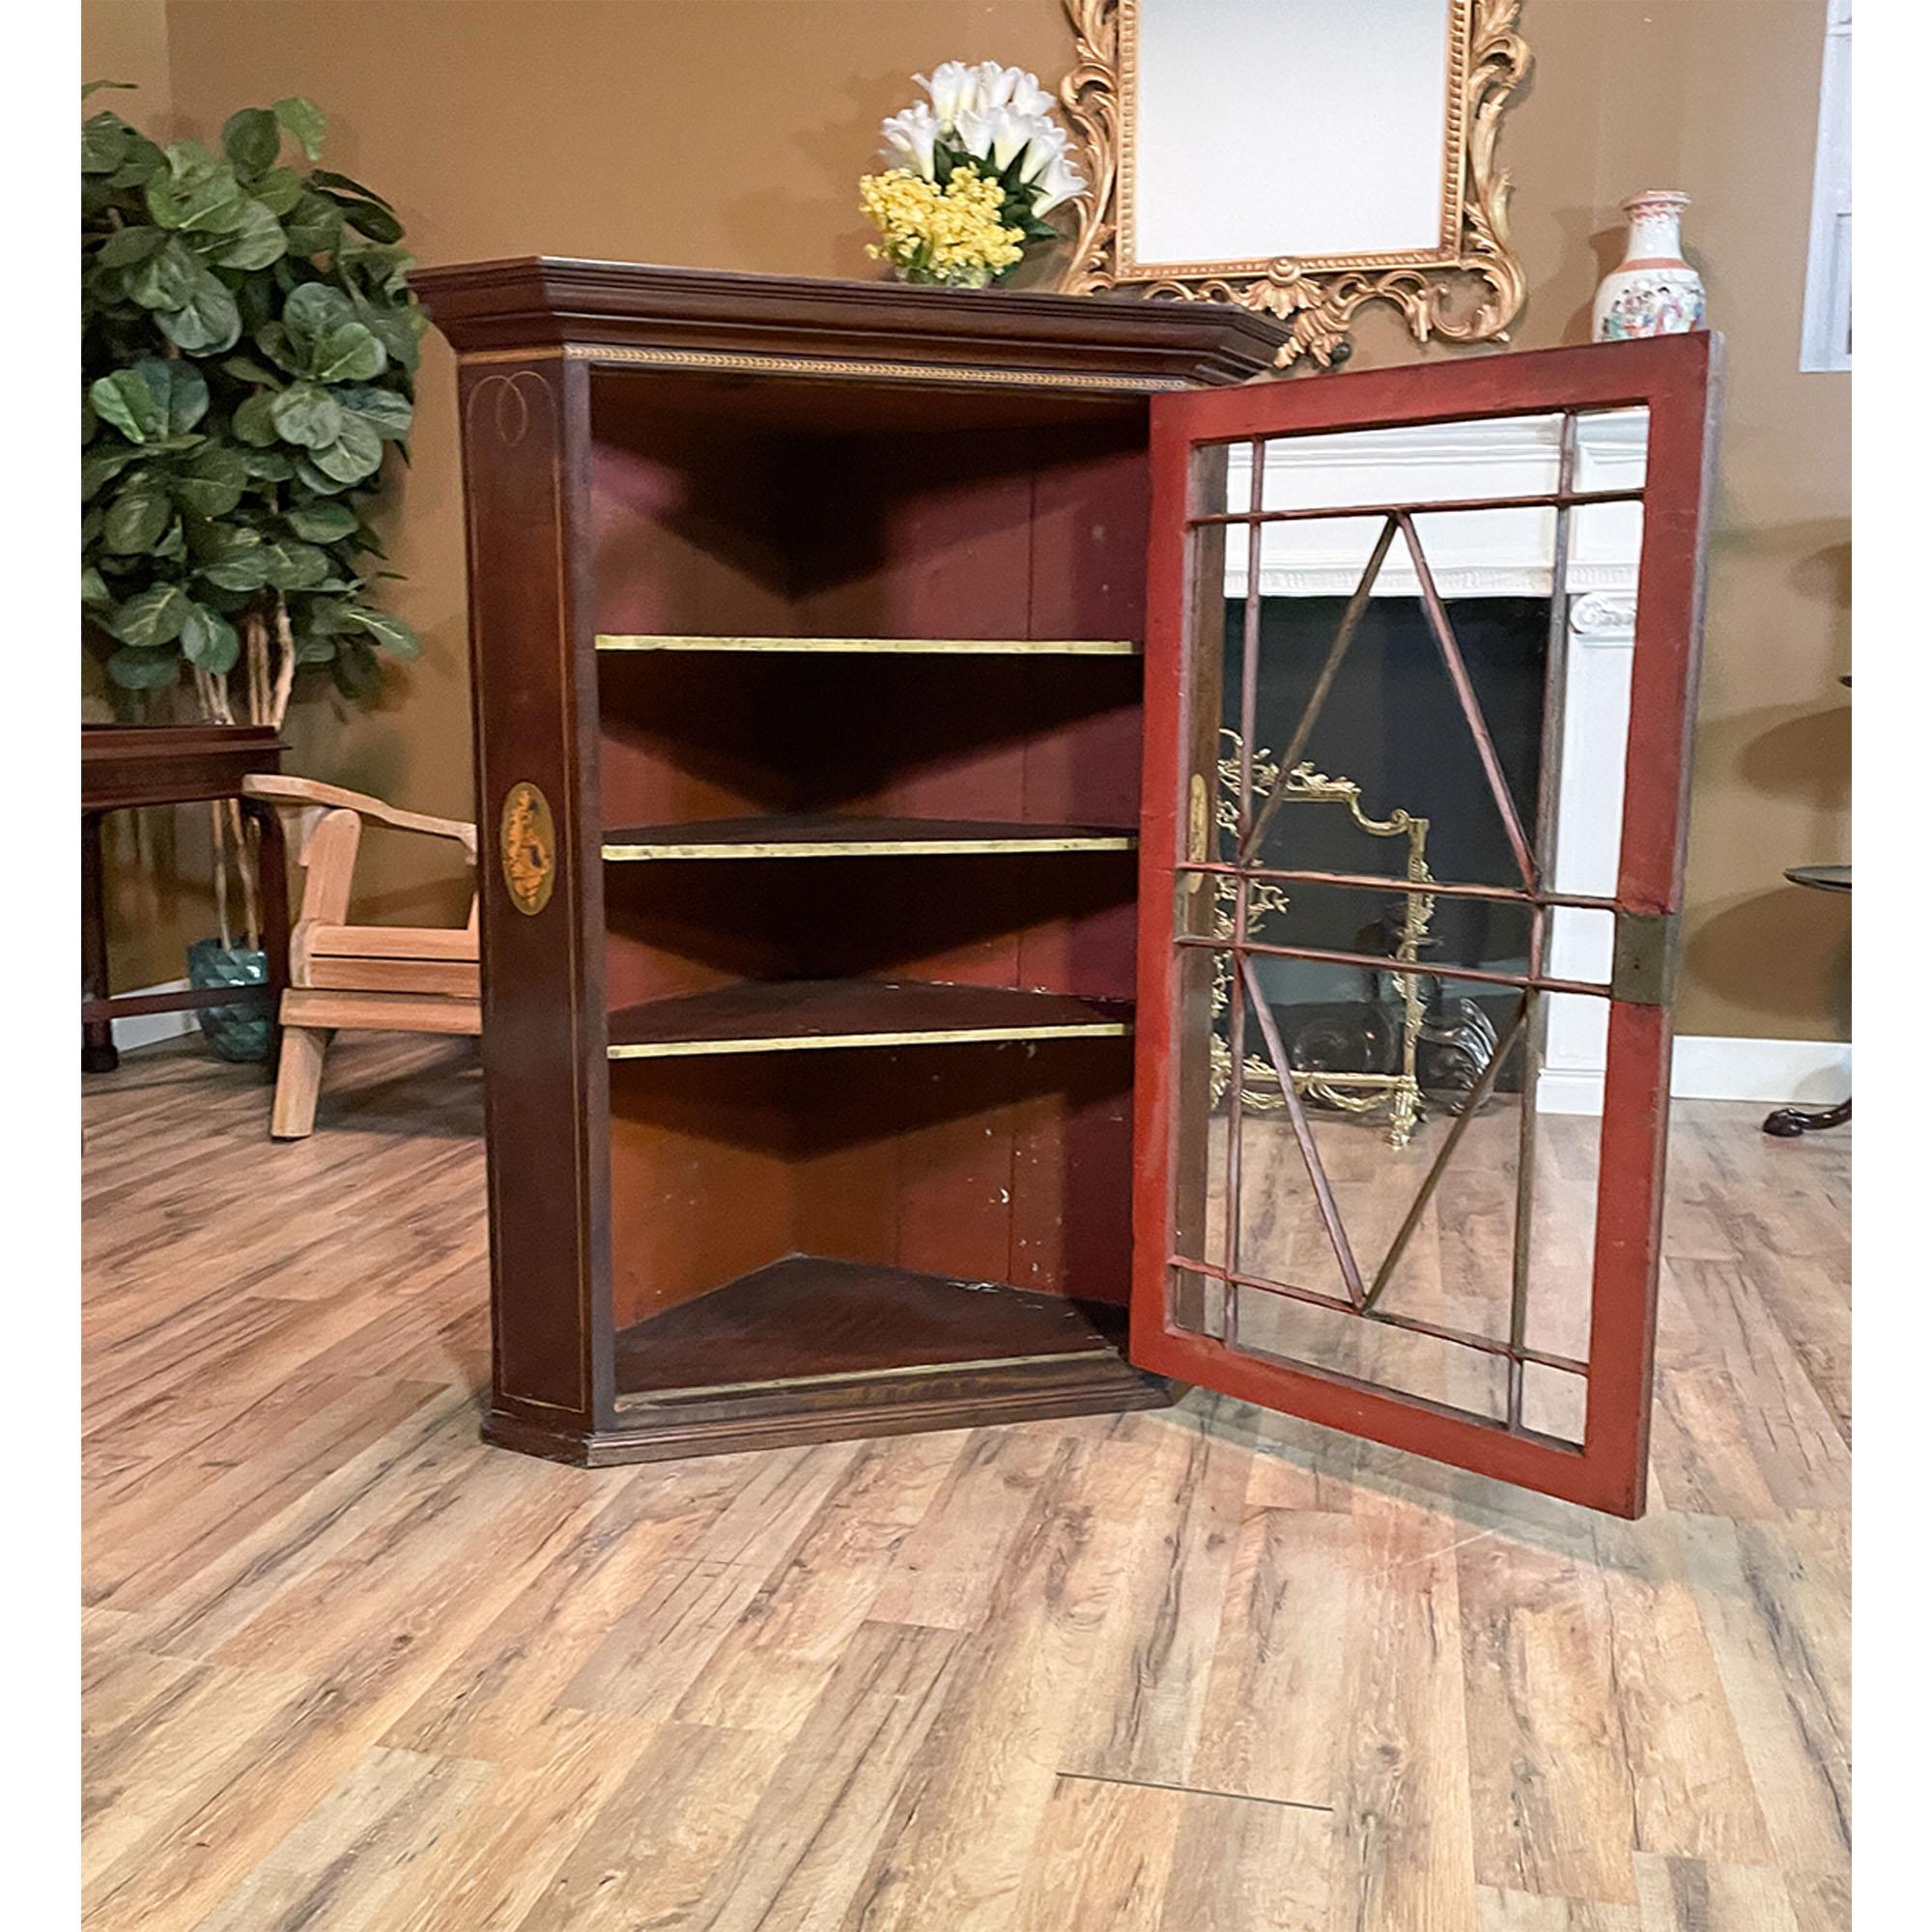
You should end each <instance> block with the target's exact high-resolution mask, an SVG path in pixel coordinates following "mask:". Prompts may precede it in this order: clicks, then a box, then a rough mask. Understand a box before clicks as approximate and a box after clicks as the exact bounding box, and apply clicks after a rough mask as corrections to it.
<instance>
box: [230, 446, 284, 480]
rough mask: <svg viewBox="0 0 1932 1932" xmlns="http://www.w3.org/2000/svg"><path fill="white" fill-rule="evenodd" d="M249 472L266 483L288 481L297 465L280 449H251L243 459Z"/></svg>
mask: <svg viewBox="0 0 1932 1932" xmlns="http://www.w3.org/2000/svg"><path fill="white" fill-rule="evenodd" d="M243 460H244V461H245V462H246V463H247V465H248V474H249V475H250V476H252V477H254V478H256V479H257V480H258V481H260V482H264V483H286V482H287V481H288V480H289V478H290V477H291V476H293V475H294V474H295V473H296V467H295V465H294V463H292V462H291V461H290V460H289V458H288V457H287V456H285V455H284V454H283V453H282V452H281V451H280V450H279V449H251V450H249V451H248V452H247V455H246V457H245V458H244V459H243Z"/></svg>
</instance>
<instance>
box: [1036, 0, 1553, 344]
mask: <svg viewBox="0 0 1932 1932" xmlns="http://www.w3.org/2000/svg"><path fill="white" fill-rule="evenodd" d="M1064 4H1065V9H1066V14H1067V17H1068V19H1069V21H1070V22H1071V24H1072V28H1073V35H1074V64H1073V66H1072V68H1071V69H1070V70H1069V71H1068V72H1067V73H1066V76H1065V79H1064V80H1063V81H1062V83H1061V90H1060V94H1061V100H1062V103H1063V105H1064V107H1065V112H1066V116H1067V119H1068V120H1069V121H1070V122H1071V124H1072V125H1073V127H1074V128H1075V129H1076V130H1077V132H1078V134H1079V135H1080V137H1081V139H1082V140H1083V142H1084V144H1085V146H1086V150H1087V157H1086V169H1085V171H1086V173H1087V176H1088V180H1089V185H1088V188H1087V190H1086V192H1085V194H1084V195H1082V196H1081V197H1080V198H1079V200H1078V202H1077V204H1076V206H1077V208H1078V211H1079V224H1078V227H1077V230H1076V233H1075V241H1074V252H1073V256H1072V258H1071V261H1070V263H1069V265H1068V268H1067V270H1066V273H1065V278H1064V280H1063V284H1062V286H1063V287H1064V288H1065V289H1067V290H1068V291H1070V292H1072V293H1075V294H1083V295H1084V294H1092V293H1095V292H1099V291H1103V290H1118V291H1121V292H1123V293H1126V292H1138V293H1141V294H1145V295H1149V296H1168V297H1180V298H1188V299H1195V300H1220V301H1233V302H1238V303H1240V304H1242V305H1243V306H1244V307H1248V308H1254V309H1261V310H1264V311H1266V312H1267V313H1269V314H1271V315H1274V316H1277V317H1279V318H1280V319H1281V320H1282V321H1284V322H1286V323H1287V324H1288V325H1289V327H1290V328H1291V329H1292V331H1293V336H1292V339H1291V340H1290V341H1289V342H1288V343H1287V344H1286V345H1284V347H1283V349H1282V352H1281V355H1280V360H1281V361H1282V363H1284V364H1288V363H1291V362H1294V361H1298V360H1301V359H1303V358H1308V359H1310V360H1313V361H1314V362H1317V363H1319V364H1321V365H1324V366H1325V365H1328V364H1330V363H1336V362H1340V361H1342V360H1344V359H1346V357H1347V355H1348V353H1349V331H1350V327H1351V324H1352V321H1353V318H1354V317H1355V315H1356V314H1357V312H1358V311H1359V310H1360V309H1362V308H1363V307H1364V306H1365V305H1366V304H1368V303H1370V302H1376V301H1387V302H1392V303H1394V304H1395V305H1396V306H1397V307H1399V308H1400V309H1401V310H1402V311H1403V314H1404V316H1405V318H1406V322H1407V325H1408V327H1409V329H1410V330H1411V332H1412V333H1413V334H1414V336H1415V337H1416V339H1417V340H1418V341H1427V340H1428V339H1429V337H1431V336H1432V335H1436V336H1441V337H1444V338H1447V339H1449V340H1453V341H1459V342H1475V341H1483V340H1492V339H1500V338H1503V337H1504V336H1505V334H1506V331H1507V329H1508V327H1509V326H1510V324H1511V323H1512V322H1513V321H1514V320H1515V318H1516V315H1517V312H1518V311H1519V310H1520V307H1521V306H1522V298H1523V275H1522V270H1521V267H1520V264H1519V263H1518V261H1517V258H1516V255H1515V253H1514V252H1513V250H1512V249H1511V246H1510V240H1509V224H1508V215H1507V209H1506V205H1507V202H1508V197H1509V185H1510V183H1509V174H1508V172H1507V170H1505V169H1502V168H1500V167H1498V166H1497V164H1496V159H1495V145H1496V132H1497V128H1498V125H1499V122H1500V120H1501V117H1502V114H1503V111H1504V109H1505V107H1506V106H1507V104H1508V102H1509V99H1510V97H1511V95H1512V94H1513V92H1514V91H1515V89H1516V87H1517V85H1518V84H1519V82H1520V80H1521V79H1522V77H1523V75H1524V74H1525V73H1526V72H1527V71H1528V67H1529V50H1528V48H1527V47H1526V46H1525V45H1524V43H1523V41H1522V39H1521V37H1520V35H1519V34H1518V33H1517V32H1516V19H1517V13H1518V8H1519V5H1520V0H1350V4H1348V5H1337V4H1335V0H1064Z"/></svg>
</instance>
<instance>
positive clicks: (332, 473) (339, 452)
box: [309, 415, 383, 484]
mask: <svg viewBox="0 0 1932 1932" xmlns="http://www.w3.org/2000/svg"><path fill="white" fill-rule="evenodd" d="M309 461H310V462H312V463H313V464H314V465H315V467H316V468H317V469H320V470H321V471H322V473H323V474H324V475H325V476H329V477H333V478H334V480H335V481H336V482H338V483H344V484H347V483H359V482H360V481H361V480H362V478H363V477H365V476H368V475H371V474H373V473H374V472H375V471H376V470H377V469H380V468H381V467H382V463H383V445H382V442H381V440H379V439H378V437H377V435H376V432H375V431H374V430H373V429H371V428H370V427H369V425H368V424H367V423H366V422H364V421H363V420H362V419H361V417H360V416H356V415H345V416H343V418H342V433H341V435H340V436H338V437H337V438H336V440H334V441H333V442H331V443H329V444H328V445H327V447H325V448H321V449H316V450H312V451H311V452H310V454H309Z"/></svg>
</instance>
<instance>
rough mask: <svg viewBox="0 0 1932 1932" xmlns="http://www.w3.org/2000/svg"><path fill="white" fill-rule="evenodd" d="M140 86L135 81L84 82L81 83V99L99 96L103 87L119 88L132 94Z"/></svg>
mask: <svg viewBox="0 0 1932 1932" xmlns="http://www.w3.org/2000/svg"><path fill="white" fill-rule="evenodd" d="M139 86H140V82H139V81H135V80H83V81H82V82H81V83H80V98H81V99H83V100H85V99H87V97H88V96H89V95H90V94H99V92H100V90H101V89H102V88H103V87H118V88H120V89H122V90H123V91H124V92H126V93H128V94H132V93H133V92H134V90H135V89H136V88H137V87H139Z"/></svg>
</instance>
